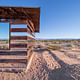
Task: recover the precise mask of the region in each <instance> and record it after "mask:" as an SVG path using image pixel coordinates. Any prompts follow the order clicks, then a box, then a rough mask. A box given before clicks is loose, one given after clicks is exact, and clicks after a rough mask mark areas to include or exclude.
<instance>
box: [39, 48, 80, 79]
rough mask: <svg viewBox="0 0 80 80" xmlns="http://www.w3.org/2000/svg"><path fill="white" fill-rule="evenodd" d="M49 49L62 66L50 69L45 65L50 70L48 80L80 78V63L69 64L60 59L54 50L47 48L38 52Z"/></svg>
mask: <svg viewBox="0 0 80 80" xmlns="http://www.w3.org/2000/svg"><path fill="white" fill-rule="evenodd" d="M44 51H48V52H49V54H51V56H52V57H53V58H54V59H55V60H56V61H57V62H58V63H59V65H60V66H61V68H58V69H53V70H49V68H48V67H47V66H43V67H44V68H45V69H46V70H47V71H49V72H50V74H49V78H48V80H80V71H79V70H80V65H79V64H74V65H69V64H66V63H64V62H63V61H62V60H60V59H59V58H58V57H57V56H56V55H55V54H54V53H53V52H51V51H50V50H47V49H40V50H38V52H40V53H43V52H44Z"/></svg>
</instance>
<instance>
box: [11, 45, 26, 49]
mask: <svg viewBox="0 0 80 80" xmlns="http://www.w3.org/2000/svg"><path fill="white" fill-rule="evenodd" d="M10 46H11V48H27V44H10Z"/></svg>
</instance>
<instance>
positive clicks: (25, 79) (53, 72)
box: [0, 49, 80, 80]
mask: <svg viewBox="0 0 80 80" xmlns="http://www.w3.org/2000/svg"><path fill="white" fill-rule="evenodd" d="M66 54H67V53H66ZM66 54H64V52H59V51H51V50H46V49H39V50H35V52H34V53H33V58H32V59H31V62H30V64H29V66H28V68H27V70H26V71H24V72H21V73H7V72H0V80H80V64H79V61H80V60H77V59H76V58H71V57H69V56H67V55H66ZM68 54H69V53H68ZM70 54H71V53H70ZM72 54H73V53H72Z"/></svg>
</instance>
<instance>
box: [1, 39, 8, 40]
mask: <svg viewBox="0 0 80 80" xmlns="http://www.w3.org/2000/svg"><path fill="white" fill-rule="evenodd" d="M0 40H9V39H0Z"/></svg>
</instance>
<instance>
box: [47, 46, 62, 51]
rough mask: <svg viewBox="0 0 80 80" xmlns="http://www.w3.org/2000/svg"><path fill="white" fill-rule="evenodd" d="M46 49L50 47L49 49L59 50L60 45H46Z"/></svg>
mask: <svg viewBox="0 0 80 80" xmlns="http://www.w3.org/2000/svg"><path fill="white" fill-rule="evenodd" d="M47 49H51V50H60V49H61V47H60V46H58V45H49V46H48V47H47Z"/></svg>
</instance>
